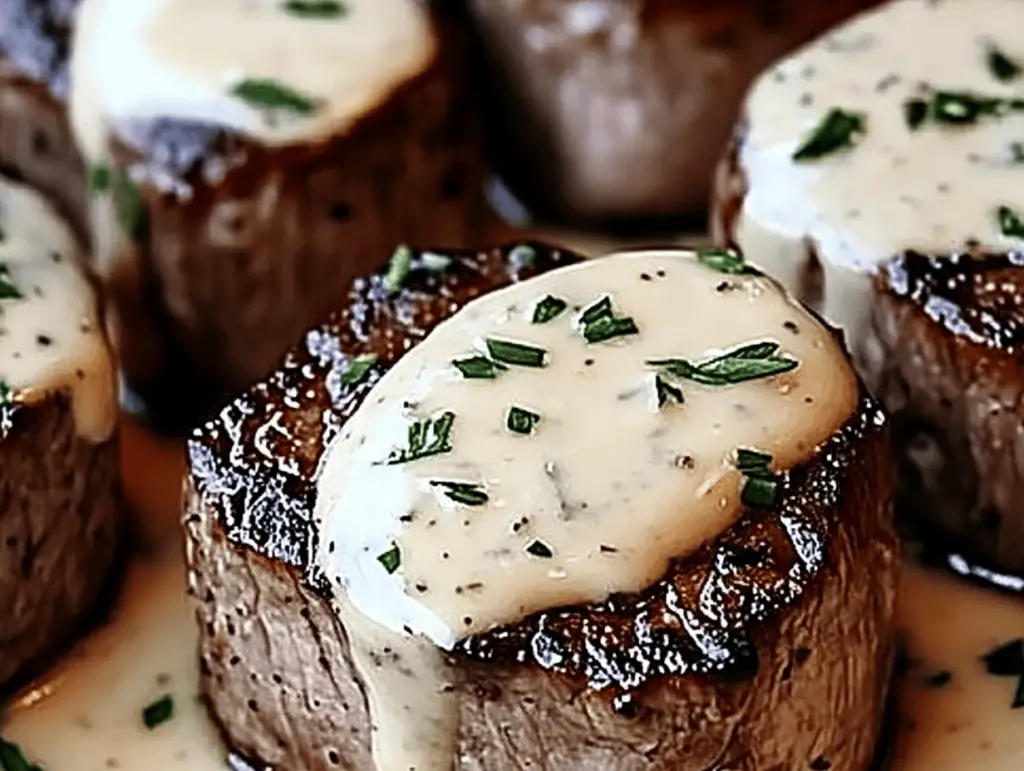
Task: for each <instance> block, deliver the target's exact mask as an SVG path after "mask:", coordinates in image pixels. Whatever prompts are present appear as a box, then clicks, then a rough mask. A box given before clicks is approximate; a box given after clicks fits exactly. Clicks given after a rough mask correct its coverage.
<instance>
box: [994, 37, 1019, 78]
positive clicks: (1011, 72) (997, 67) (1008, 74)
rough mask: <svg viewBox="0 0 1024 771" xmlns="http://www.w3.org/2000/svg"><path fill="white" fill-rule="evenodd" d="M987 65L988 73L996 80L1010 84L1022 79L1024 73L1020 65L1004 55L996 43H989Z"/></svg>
mask: <svg viewBox="0 0 1024 771" xmlns="http://www.w3.org/2000/svg"><path fill="white" fill-rule="evenodd" d="M985 63H986V64H987V65H988V71H989V72H991V73H992V77H994V78H995V79H996V80H999V81H1002V82H1003V83H1008V82H1009V81H1011V80H1016V79H1017V78H1019V77H1020V74H1021V72H1022V71H1024V70H1022V69H1021V66H1020V63H1019V62H1017V61H1015V60H1013V59H1011V58H1010V57H1009V56H1007V55H1006V54H1005V53H1003V52H1002V51H1001V50H1000V49H999V48H998V47H997V46H996V45H995V43H989V44H988V47H987V48H986V50H985Z"/></svg>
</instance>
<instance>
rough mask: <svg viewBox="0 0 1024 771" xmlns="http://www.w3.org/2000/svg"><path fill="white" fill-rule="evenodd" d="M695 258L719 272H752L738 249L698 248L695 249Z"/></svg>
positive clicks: (736, 273)
mask: <svg viewBox="0 0 1024 771" xmlns="http://www.w3.org/2000/svg"><path fill="white" fill-rule="evenodd" d="M697 259H698V260H699V261H700V263H701V265H705V266H707V267H709V268H712V269H713V270H717V271H718V272H719V273H729V274H732V275H737V276H738V275H741V274H743V273H752V272H753V269H752V268H751V267H750V266H749V265H747V261H746V259H744V257H743V253H742V252H741V251H740V250H739V249H700V250H698V251H697Z"/></svg>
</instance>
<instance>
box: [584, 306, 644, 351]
mask: <svg viewBox="0 0 1024 771" xmlns="http://www.w3.org/2000/svg"><path fill="white" fill-rule="evenodd" d="M579 325H580V327H581V328H582V331H583V339H584V340H586V341H587V342H588V343H603V342H604V341H606V340H611V339H612V338H615V337H622V336H624V335H635V334H637V333H638V332H639V331H640V330H639V329H638V328H637V325H636V322H635V321H633V319H632V318H630V317H629V316H616V315H615V311H614V310H613V309H612V298H611V297H609V296H607V295H605V296H604V297H602V298H601V299H600V300H597V301H596V302H594V303H592V304H591V305H589V306H587V308H585V309H584V310H583V313H581V314H580V317H579Z"/></svg>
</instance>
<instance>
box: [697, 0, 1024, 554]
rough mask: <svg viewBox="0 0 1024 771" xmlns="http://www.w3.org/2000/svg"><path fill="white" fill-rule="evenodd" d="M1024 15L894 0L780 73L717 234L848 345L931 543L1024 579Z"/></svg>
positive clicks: (733, 177)
mask: <svg viewBox="0 0 1024 771" xmlns="http://www.w3.org/2000/svg"><path fill="white" fill-rule="evenodd" d="M1019 14H1020V6H1019V5H1018V4H1017V3H1015V2H1012V0H975V1H974V2H971V3H924V2H918V1H917V0H898V1H897V2H893V3H890V4H887V5H886V6H885V7H883V8H881V9H879V10H877V11H875V12H873V13H870V14H865V15H864V16H862V17H860V18H859V19H856V20H854V21H852V22H850V23H849V24H847V25H845V26H844V27H841V28H839V29H837V30H836V31H834V32H833V33H830V34H828V35H826V36H825V37H823V38H822V39H821V40H819V41H817V42H816V43H814V44H812V45H810V46H808V47H807V48H805V49H803V50H802V51H800V52H798V53H797V54H795V55H794V56H792V57H790V58H788V59H785V60H783V61H781V62H780V63H778V64H777V65H776V66H775V67H773V68H772V69H771V70H769V71H768V72H766V73H765V74H764V76H763V77H762V78H761V79H760V80H759V82H758V83H757V84H756V85H755V87H754V88H753V89H752V91H751V93H750V94H749V96H748V98H747V102H746V111H745V114H744V117H743V120H742V122H741V124H740V126H739V127H738V129H737V132H736V136H735V140H734V143H733V146H732V147H731V148H730V150H729V152H728V153H727V154H726V156H725V158H724V159H723V161H722V163H721V166H720V169H719V173H718V184H717V189H716V193H715V211H714V213H713V216H712V230H713V234H714V238H715V240H716V241H717V242H718V243H719V244H734V245H736V246H738V247H739V248H741V249H743V250H746V251H747V252H748V253H750V254H756V255H758V257H759V258H760V259H761V261H762V262H761V264H762V267H764V268H765V269H766V270H768V271H769V272H770V273H772V275H775V276H777V277H778V278H779V279H780V280H781V281H782V282H783V283H784V284H785V285H786V286H787V287H789V288H790V290H791V291H793V292H794V294H796V295H797V296H798V297H800V299H802V300H803V301H804V302H806V303H808V304H809V305H811V307H813V308H815V309H816V310H818V311H820V312H821V313H822V314H823V315H824V316H825V317H826V318H827V319H829V320H830V321H831V322H833V323H836V324H838V325H839V326H841V327H842V328H843V331H844V332H845V334H846V335H847V338H848V339H849V340H850V344H851V348H852V349H853V353H854V358H855V360H856V361H857V363H858V365H859V366H860V368H861V371H862V374H863V376H864V378H865V380H866V382H867V384H868V386H869V387H870V388H872V389H873V390H877V391H878V393H879V395H880V397H881V398H882V401H883V403H884V404H885V406H886V408H887V409H888V410H889V411H890V412H891V413H892V414H893V420H894V430H893V437H894V440H895V442H896V451H895V455H896V457H897V458H898V459H899V474H898V478H897V480H896V482H897V487H898V488H900V493H899V495H898V502H899V504H900V506H899V508H900V509H901V510H903V511H905V512H907V513H910V514H912V515H914V516H915V517H916V518H919V519H921V520H922V522H923V524H924V525H925V527H924V528H923V529H922V533H921V534H922V535H923V536H924V537H926V538H927V537H929V535H932V536H934V537H935V538H936V539H937V540H939V541H943V542H945V545H947V546H948V545H951V546H953V547H954V548H955V553H957V554H961V555H968V556H969V557H970V559H972V560H974V561H976V562H977V563H978V564H980V566H981V567H984V568H987V569H992V568H998V569H1000V570H1003V571H1009V572H1013V573H1018V574H1024V510H1022V509H1021V507H1020V506H1018V505H1017V503H1016V497H1015V496H1016V495H1017V494H1016V493H1015V492H1014V490H1015V485H1016V484H1017V482H1016V481H1015V480H1016V478H1017V477H1018V476H1020V475H1021V469H1024V464H1022V461H1021V460H1020V459H1019V457H1018V454H1017V452H1016V451H1015V450H1013V449H1012V448H1013V447H1014V442H1015V441H1016V436H1017V435H1018V434H1019V433H1020V431H1021V430H1022V423H1021V420H1020V418H1019V417H1016V416H1017V408H1016V406H1015V404H1016V403H1015V402H1014V400H1013V393H1015V388H1016V387H1015V386H1013V385H1012V380H1013V377H1015V372H1016V370H1017V369H1018V366H1017V364H1016V363H1015V362H1016V358H1015V357H1016V354H1015V350H1016V344H1017V343H1016V339H1015V336H1014V335H1015V333H1014V331H1013V330H1014V329H1015V328H1016V324H1017V321H1016V317H1015V316H1014V314H1015V313H1016V312H1017V310H1016V309H1017V308H1018V303H1019V299H1018V285H1019V279H1018V278H1016V272H1017V271H1019V270H1020V266H1019V260H1017V258H1016V250H1018V249H1019V248H1020V244H1021V238H1022V237H1024V226H1022V225H1021V222H1022V221H1024V220H1022V219H1021V214H1022V213H1024V197H1022V195H1021V190H1022V189H1024V188H1022V187H1021V185H1020V184H1019V183H1020V173H1021V171H1020V169H1021V167H1020V158H1019V157H1018V156H1019V155H1020V152H1019V151H1020V148H1019V147H1018V145H1019V144H1020V143H1019V142H1018V141H1017V140H1018V139H1019V134H1020V132H1021V130H1022V127H1024V123H1022V121H1024V111H1022V110H1021V106H1022V103H1021V101H1020V99H1019V96H1018V92H1019V83H1017V82H1015V76H1014V75H1013V74H1012V73H1013V71H1015V70H1016V68H1018V66H1019V65H1020V64H1021V62H1024V60H1019V59H1018V58H1017V57H1018V55H1019V53H1020V51H1021V50H1022V46H1024V38H1022V37H1021V35H1019V34H1017V30H1018V29H1019V25H1018V24H1017V22H1018V20H1019ZM908 40H910V41H913V43H912V45H913V47H914V52H915V53H914V55H913V56H907V45H908V42H907V41H908ZM1007 68H1009V70H1008V69H1007ZM1008 71H1009V73H1010V74H1009V76H1008V74H1007V73H1008ZM901 255H905V256H901ZM893 260H895V262H893ZM944 260H949V261H950V265H949V266H948V267H946V266H944V265H943V261H944ZM943 282H948V285H943ZM1011 362H1013V363H1011Z"/></svg>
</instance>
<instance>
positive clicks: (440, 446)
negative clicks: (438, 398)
mask: <svg viewBox="0 0 1024 771" xmlns="http://www.w3.org/2000/svg"><path fill="white" fill-rule="evenodd" d="M454 422H455V413H454V412H444V413H442V414H441V416H440V417H438V418H436V419H435V418H427V419H426V420H417V421H416V422H415V423H413V424H412V425H410V426H409V446H408V447H403V448H402V449H400V450H394V451H393V452H392V453H391V456H390V457H389V458H388V460H387V465H389V466H396V465H398V464H399V463H409V462H410V461H414V460H419V459H420V458H429V457H430V456H431V455H441V454H442V453H446V452H451V450H452V445H451V434H452V424H453V423H454Z"/></svg>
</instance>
